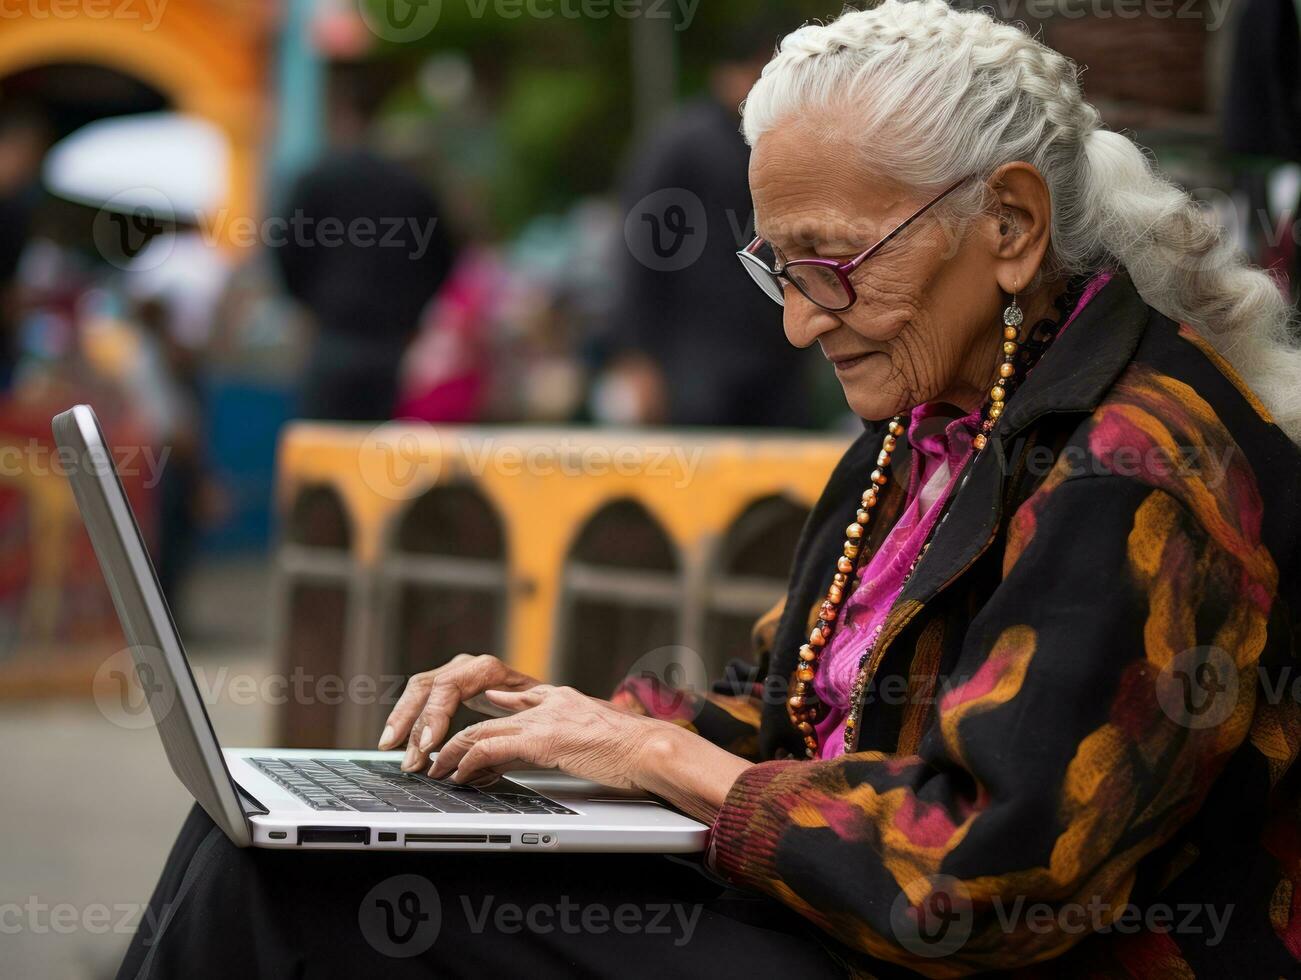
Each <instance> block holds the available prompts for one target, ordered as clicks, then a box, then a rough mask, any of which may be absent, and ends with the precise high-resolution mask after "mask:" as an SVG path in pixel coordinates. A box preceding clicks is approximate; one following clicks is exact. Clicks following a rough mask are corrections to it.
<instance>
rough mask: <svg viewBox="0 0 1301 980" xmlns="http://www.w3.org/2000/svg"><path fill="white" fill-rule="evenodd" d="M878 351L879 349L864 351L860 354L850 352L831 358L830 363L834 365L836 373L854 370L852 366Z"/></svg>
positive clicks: (854, 366)
mask: <svg viewBox="0 0 1301 980" xmlns="http://www.w3.org/2000/svg"><path fill="white" fill-rule="evenodd" d="M880 353H881V351H864V352H863V353H862V354H851V355H850V356H848V357H835V358H832V359H831V363H832V364H833V365H835V368H836V373H837V374H844V373H846V372H848V371H852V370H854V368H856V367H858V366H859V365H861V364H864V363H865V362H866V361H867V359H868V358H869V357H872V356H873V355H875V354H880Z"/></svg>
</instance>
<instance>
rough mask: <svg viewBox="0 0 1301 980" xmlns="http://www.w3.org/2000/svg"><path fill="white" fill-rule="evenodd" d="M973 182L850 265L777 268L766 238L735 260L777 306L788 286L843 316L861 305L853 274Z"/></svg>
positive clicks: (821, 262) (828, 262)
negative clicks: (853, 307) (913, 224)
mask: <svg viewBox="0 0 1301 980" xmlns="http://www.w3.org/2000/svg"><path fill="white" fill-rule="evenodd" d="M970 179H971V178H970V177H963V178H962V180H960V181H958V182H957V183H956V184H954V185H953V186H952V187H950V188H949V189H948V190H946V191H945V192H944V193H942V194H940V195H939V196H938V197H936V198H933V199H932V200H930V201H929V202H927V203H926V204H924V205H923V206H922V207H921V208H919V209H918V210H916V211H914V212H913V213H912V214H911V215H909V216H908V218H906V219H905V220H904V222H903V223H902V224H900V225H899V226H898V227H896V228H895V229H894V230H893V231H892V232H890V233H889V234H888V235H886V236H885V237H884V238H882V239H881V240H880V241H879V242H877V243H876V244H875V245H873V246H872V247H871V248H869V249H868V250H867V251H866V252H863V253H862V254H861V255H859V256H858V257H857V258H853V259H850V260H849V261H848V262H837V261H836V260H835V259H795V260H794V261H791V262H784V263H782V264H781V265H778V264H777V261H776V260H777V259H779V258H780V257H779V256H778V255H777V253H776V250H775V249H774V248H773V247H772V245H770V244H769V243H768V242H767V241H765V240H764V239H763V238H756V239H755V240H754V241H752V242H751V243H750V244H749V245H747V246H746V247H745V248H743V249H742V250H741V251H739V252H737V253H736V257H737V258H738V259H740V260H741V265H743V266H745V271H746V272H748V273H750V277H751V278H752V279H754V281H755V282H756V283H758V285H759V288H760V289H762V290H763V291H764V293H765V294H766V295H767V296H768V297H769V298H770V299H771V300H772V301H773V302H774V303H776V304H777V305H778V306H785V305H786V286H788V285H789V286H794V287H795V288H796V289H798V290H799V291H800V293H802V294H803V295H804V297H805V298H806V299H807V300H808V301H809V302H810V303H812V304H813V305H814V306H817V307H820V308H822V309H824V310H826V311H827V312H828V313H843V312H844V311H845V310H847V309H849V308H850V307H851V306H853V305H854V304H855V303H857V302H858V294H857V293H856V292H854V284H853V283H851V282H850V281H849V277H850V275H851V274H852V273H853V272H854V270H856V269H857V268H858V267H859V266H860V265H862V264H863V263H864V262H866V261H867V260H868V259H870V258H871V257H872V256H873V255H875V254H876V253H877V252H879V251H880V250H881V249H883V248H885V246H886V245H887V244H889V243H890V242H891V241H892V240H894V238H895V237H897V236H898V235H900V234H902V232H903V230H904V229H905V228H907V227H908V226H909V225H911V224H912V223H913V222H914V221H916V220H917V219H918V218H920V217H921V216H922V215H924V214H925V213H926V212H927V211H929V210H930V209H931V208H933V207H935V205H937V204H939V203H940V201H942V200H944V199H945V198H946V197H948V196H949V195H950V194H952V193H953V192H954V191H956V190H957V189H958V188H959V187H961V186H962V185H963V184H965V183H966V182H967V181H968V180H970ZM769 256H771V258H769Z"/></svg>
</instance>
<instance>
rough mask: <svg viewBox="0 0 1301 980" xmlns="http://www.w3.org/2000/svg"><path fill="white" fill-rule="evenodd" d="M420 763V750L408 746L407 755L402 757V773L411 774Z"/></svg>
mask: <svg viewBox="0 0 1301 980" xmlns="http://www.w3.org/2000/svg"><path fill="white" fill-rule="evenodd" d="M419 761H420V750H419V749H417V748H416V747H415V746H414V745H408V746H407V754H406V755H404V756H403V757H402V771H403V772H410V771H411V770H412V769H414V768H416V765H417V764H418V762H419Z"/></svg>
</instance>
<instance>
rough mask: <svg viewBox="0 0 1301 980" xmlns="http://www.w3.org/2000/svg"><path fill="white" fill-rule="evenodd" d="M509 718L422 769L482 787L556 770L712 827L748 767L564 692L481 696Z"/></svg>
mask: <svg viewBox="0 0 1301 980" xmlns="http://www.w3.org/2000/svg"><path fill="white" fill-rule="evenodd" d="M484 696H485V698H487V700H489V701H490V702H491V703H493V704H494V705H496V706H498V707H499V708H501V709H503V710H505V711H509V712H512V714H511V715H510V716H509V717H505V718H493V719H490V720H488V721H481V722H479V723H478V724H476V725H470V726H469V727H468V728H465V729H463V730H461V731H460V732H458V733H457V734H456V735H455V736H453V737H452V738H451V739H450V740H448V742H447V744H446V745H445V746H443V748H442V749H441V750H440V751H439V753H438V758H437V759H436V760H435V762H434V764H433V765H432V766H430V767H429V775H430V776H433V777H434V778H436V779H442V778H447V777H450V778H451V780H452V781H453V782H460V783H466V782H484V781H489V780H491V779H495V778H496V777H497V776H499V775H501V774H502V773H505V772H508V771H509V770H511V769H519V768H535V769H561V770H563V771H565V772H567V773H569V774H570V775H573V776H578V777H581V778H583V779H591V780H593V781H595V782H598V783H604V784H605V785H607V786H616V787H619V788H622V789H638V790H644V791H646V792H650V793H655V794H657V795H659V796H662V797H664V798H665V799H667V800H668V801H669V802H670V803H672V804H674V805H675V806H677V807H678V808H679V809H682V810H684V811H686V812H687V813H690V814H691V815H692V816H695V817H698V818H699V819H701V820H705V821H707V822H712V821H713V819H714V817H715V816H716V815H717V813H718V811H719V809H720V808H721V807H722V805H723V800H724V799H725V798H726V796H727V791H728V790H729V789H731V786H732V783H734V782H735V781H736V777H737V776H739V775H740V774H741V772H742V771H744V770H745V769H747V768H749V766H750V763H749V762H747V761H746V760H745V759H742V758H740V757H739V756H735V755H732V754H731V753H730V752H726V751H724V750H723V749H720V748H718V746H716V745H713V744H712V743H710V742H707V741H706V740H705V739H703V738H701V737H700V736H699V735H696V734H695V733H694V732H689V731H687V730H686V729H685V728H682V727H681V726H679V725H674V724H672V723H671V722H666V721H660V720H658V719H655V718H647V717H644V716H642V715H635V714H631V713H628V712H625V711H621V710H619V709H618V708H616V707H615V706H614V705H612V704H610V703H609V702H608V701H601V700H598V699H596V698H591V697H588V696H586V695H584V694H580V693H579V692H578V691H575V690H574V689H573V688H569V687H552V686H550V685H549V684H538V685H535V686H533V687H532V688H530V689H528V690H524V691H495V690H494V691H487V692H486V693H485V695H484Z"/></svg>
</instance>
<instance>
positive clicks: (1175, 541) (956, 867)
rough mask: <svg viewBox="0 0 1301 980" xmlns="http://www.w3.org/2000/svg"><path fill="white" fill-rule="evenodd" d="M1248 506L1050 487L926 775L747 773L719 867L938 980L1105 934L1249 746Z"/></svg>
mask: <svg viewBox="0 0 1301 980" xmlns="http://www.w3.org/2000/svg"><path fill="white" fill-rule="evenodd" d="M1258 505H1259V500H1258V499H1257V500H1256V501H1255V512H1254V516H1253V514H1252V506H1253V505H1252V504H1251V503H1250V502H1245V503H1242V505H1241V506H1236V507H1235V506H1234V505H1232V504H1231V503H1229V504H1226V503H1225V502H1224V501H1223V500H1217V499H1214V498H1210V499H1205V498H1200V503H1198V502H1196V501H1194V505H1193V506H1191V507H1190V505H1189V502H1188V500H1187V499H1185V498H1183V497H1182V495H1178V494H1173V493H1171V492H1167V490H1166V489H1159V488H1156V487H1154V486H1150V485H1147V484H1145V483H1141V482H1139V481H1137V480H1132V479H1126V478H1121V477H1119V476H1115V475H1111V474H1104V475H1085V476H1077V477H1068V478H1064V479H1058V480H1053V479H1052V478H1051V477H1050V478H1049V480H1047V481H1045V484H1044V485H1043V487H1042V488H1041V489H1040V490H1038V491H1036V493H1035V494H1034V495H1032V496H1031V498H1030V499H1029V500H1028V501H1027V502H1026V503H1025V504H1024V505H1022V507H1021V508H1019V509H1018V511H1017V512H1016V513H1015V514H1014V515H1013V518H1012V521H1011V524H1010V527H1009V534H1008V545H1007V549H1006V552H1005V554H1004V559H1003V576H1002V579H1001V582H1000V584H999V585H998V587H997V588H996V589H995V590H994V592H993V593H992V596H991V597H990V599H989V600H988V602H987V603H986V604H985V605H984V606H983V607H982V608H981V609H980V611H979V612H978V614H977V615H976V616H975V617H974V618H973V619H972V620H971V622H970V624H969V626H968V628H967V630H966V633H965V635H964V638H963V640H962V641H961V648H960V653H959V654H958V660H957V663H956V665H955V666H954V667H953V668H951V669H949V670H947V671H946V676H944V677H941V678H940V682H939V684H938V685H937V687H936V693H935V695H934V703H933V704H932V706H931V707H930V709H929V710H930V716H929V720H928V722H927V724H926V725H925V727H924V733H923V735H922V737H921V739H920V741H918V742H917V746H918V747H917V751H916V753H915V754H910V755H889V754H883V753H880V752H860V753H856V754H851V755H846V756H842V757H840V758H837V759H832V760H826V761H815V762H806V761H773V762H766V763H762V764H759V765H756V766H754V767H752V768H751V769H749V770H748V771H747V772H746V773H745V774H744V775H742V776H741V778H740V779H739V780H738V781H737V782H736V784H735V785H734V786H733V788H732V789H731V791H730V793H729V795H728V797H727V800H726V803H725V805H724V807H723V809H722V811H721V813H720V815H719V817H718V819H717V821H716V823H715V826H714V829H713V834H712V838H711V843H710V854H709V857H710V862H711V864H712V866H713V867H714V868H715V870H717V871H718V872H719V873H720V874H721V875H722V876H724V877H725V878H727V879H729V880H731V881H732V882H734V883H737V884H739V885H742V886H746V887H749V888H751V889H755V890H758V891H761V892H766V893H768V894H769V895H771V896H774V897H775V898H777V899H779V900H780V901H782V902H784V903H786V904H787V905H789V906H791V907H792V908H793V909H795V910H796V911H798V912H799V913H801V914H802V915H804V916H805V917H807V918H808V919H810V920H812V921H813V922H814V923H816V924H817V925H818V926H819V927H821V928H822V929H823V930H824V931H826V932H827V933H829V934H831V935H832V936H833V937H835V938H836V939H838V940H839V941H841V942H842V943H844V944H846V945H847V946H849V947H851V948H852V949H855V950H858V951H860V952H863V953H866V954H868V955H869V956H872V957H875V958H877V959H884V960H888V961H892V962H895V963H901V964H903V965H906V966H908V967H909V968H911V969H913V970H917V971H919V972H922V973H926V974H928V975H932V976H953V975H961V974H965V973H970V972H975V971H978V970H990V969H1000V968H1011V967H1015V966H1019V965H1024V964H1028V963H1032V962H1037V961H1040V960H1043V959H1045V958H1048V957H1051V956H1055V955H1057V954H1059V953H1061V952H1063V951H1064V950H1065V949H1067V948H1068V947H1069V946H1071V945H1072V944H1073V943H1074V942H1076V941H1078V940H1079V939H1081V938H1083V936H1084V935H1085V934H1087V932H1089V931H1092V930H1093V929H1097V928H1100V927H1101V926H1104V925H1106V924H1107V923H1108V922H1110V921H1111V920H1112V918H1113V917H1114V916H1115V915H1116V914H1117V913H1118V912H1121V911H1123V910H1124V909H1125V906H1126V904H1127V902H1128V900H1129V896H1130V894H1131V888H1132V886H1133V884H1134V880H1135V868H1136V865H1137V863H1138V861H1139V860H1140V858H1142V857H1143V856H1144V855H1146V854H1148V853H1149V852H1151V851H1152V850H1154V849H1155V848H1157V847H1158V846H1159V845H1161V844H1162V843H1163V842H1165V841H1167V840H1168V839H1169V838H1170V837H1171V836H1172V835H1173V834H1174V832H1175V831H1176V830H1177V829H1178V828H1179V827H1180V826H1181V825H1183V824H1184V823H1186V822H1187V821H1188V820H1189V819H1190V817H1191V816H1192V814H1193V813H1194V812H1195V811H1196V810H1197V808H1198V807H1199V805H1200V804H1201V802H1202V800H1203V798H1204V797H1205V795H1206V793H1207V790H1208V789H1209V787H1210V785H1211V783H1212V781H1213V780H1214V778H1215V777H1216V775H1217V774H1218V773H1219V771H1220V770H1221V768H1222V767H1223V764H1224V763H1225V761H1226V759H1227V757H1228V756H1229V755H1230V754H1231V753H1232V752H1233V751H1234V750H1235V748H1236V747H1237V746H1238V745H1239V743H1241V742H1242V740H1243V738H1244V736H1245V734H1246V732H1247V729H1248V726H1249V724H1250V722H1251V718H1252V713H1253V709H1254V706H1255V700H1256V694H1257V691H1256V675H1255V664H1256V661H1257V659H1258V657H1259V656H1260V653H1261V650H1262V647H1263V645H1264V641H1265V634H1266V621H1267V619H1268V616H1269V610H1270V605H1271V602H1272V600H1273V597H1274V594H1275V591H1276V589H1277V571H1276V569H1275V567H1274V564H1273V561H1272V559H1271V558H1270V556H1269V553H1268V551H1267V550H1266V549H1264V548H1263V546H1262V545H1261V544H1260V541H1259V536H1258V530H1259V506H1258ZM1253 521H1254V524H1253ZM946 666H947V665H946ZM904 669H905V670H906V669H907V668H906V667H905V668H904ZM867 710H871V708H870V706H869V707H868V708H867ZM1044 905H1046V906H1047V907H1048V908H1050V909H1051V910H1053V912H1054V913H1057V914H1054V915H1053V916H1051V917H1047V916H1044V915H1043V913H1042V912H1037V913H1036V916H1038V917H1037V918H1032V917H1031V916H1030V915H1029V914H1028V913H1027V910H1028V909H1031V908H1036V909H1039V908H1042V907H1043V906H1044ZM1063 910H1065V911H1063ZM1045 922H1048V923H1049V925H1048V926H1047V927H1045V926H1044V923H1045ZM1077 922H1078V923H1079V927H1078V928H1062V927H1061V923H1067V924H1068V925H1071V926H1075V924H1076V923H1077Z"/></svg>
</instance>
